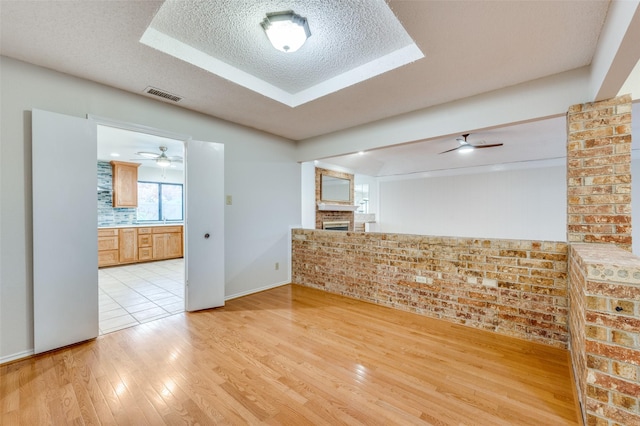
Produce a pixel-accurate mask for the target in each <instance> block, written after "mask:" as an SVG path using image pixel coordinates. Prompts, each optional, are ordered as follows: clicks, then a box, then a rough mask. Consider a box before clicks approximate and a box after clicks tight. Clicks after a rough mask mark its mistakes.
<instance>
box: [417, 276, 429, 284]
mask: <svg viewBox="0 0 640 426" xmlns="http://www.w3.org/2000/svg"><path fill="white" fill-rule="evenodd" d="M416 282H417V283H421V284H426V283H427V277H421V276H420V275H416Z"/></svg>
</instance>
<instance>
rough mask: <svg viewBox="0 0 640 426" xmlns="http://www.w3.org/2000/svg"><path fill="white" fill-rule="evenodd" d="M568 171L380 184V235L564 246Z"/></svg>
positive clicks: (519, 171) (504, 172) (523, 171)
mask: <svg viewBox="0 0 640 426" xmlns="http://www.w3.org/2000/svg"><path fill="white" fill-rule="evenodd" d="M566 204H567V203H566V171H565V167H558V166H556V167H548V168H542V169H525V170H510V171H502V172H493V173H479V174H474V175H459V176H443V177H432V178H423V179H403V180H394V181H383V182H381V183H380V225H379V231H380V232H392V233H404V234H423V235H442V236H459V237H477V238H505V239H532V240H553V241H566Z"/></svg>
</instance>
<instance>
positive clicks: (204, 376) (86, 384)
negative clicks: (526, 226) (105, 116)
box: [0, 285, 578, 425]
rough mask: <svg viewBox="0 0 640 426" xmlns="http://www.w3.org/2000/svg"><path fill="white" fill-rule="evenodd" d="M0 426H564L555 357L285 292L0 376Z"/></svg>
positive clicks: (293, 289)
mask: <svg viewBox="0 0 640 426" xmlns="http://www.w3.org/2000/svg"><path fill="white" fill-rule="evenodd" d="M0 380H1V385H0V391H1V394H0V395H1V397H2V400H1V404H0V407H1V417H0V424H2V425H61V424H108V425H110V424H122V425H144V424H151V425H161V424H201V425H213V424H261V423H266V424H289V425H302V424H367V425H375V424H433V425H450V424H455V425H460V424H465V425H567V424H577V422H578V417H577V413H576V405H575V402H574V397H573V393H572V388H571V382H570V376H569V364H568V352H567V351H564V350H559V349H555V348H551V347H547V346H544V345H540V344H535V343H529V342H526V341H522V340H518V339H512V338H508V337H503V336H499V335H496V334H493V333H488V332H483V331H478V330H475V329H472V328H467V327H462V326H458V325H454V324H449V323H447V322H442V321H437V320H432V319H428V318H425V317H421V316H418V315H414V314H409V313H404V312H399V311H394V310H391V309H387V308H383V307H380V306H376V305H372V304H368V303H363V302H359V301H355V300H351V299H346V298H342V297H340V296H335V295H331V294H327V293H324V292H320V291H317V290H312V289H307V288H304V287H300V286H296V285H288V286H283V287H279V288H276V289H273V290H269V291H265V292H262V293H259V294H255V295H251V296H246V297H243V298H240V299H236V300H232V301H229V302H227V306H226V307H225V308H221V309H216V310H210V311H203V312H198V313H181V314H178V315H174V316H172V317H168V318H163V319H159V320H157V321H154V322H150V323H145V324H142V325H140V326H137V327H134V328H129V329H126V330H121V331H117V332H115V333H111V334H107V335H104V336H100V337H99V338H98V339H96V340H94V341H91V342H87V343H84V344H80V345H76V346H73V347H69V348H65V349H61V350H58V351H54V352H51V353H48V354H44V355H40V356H37V357H33V358H30V359H26V360H23V361H18V362H14V363H11V364H7V365H4V366H0Z"/></svg>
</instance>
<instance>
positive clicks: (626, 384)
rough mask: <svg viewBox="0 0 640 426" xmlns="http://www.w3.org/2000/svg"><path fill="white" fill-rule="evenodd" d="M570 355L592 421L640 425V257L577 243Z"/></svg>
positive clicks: (572, 273)
mask: <svg viewBox="0 0 640 426" xmlns="http://www.w3.org/2000/svg"><path fill="white" fill-rule="evenodd" d="M570 250H571V261H570V267H569V271H570V277H571V278H570V280H571V290H570V299H571V313H570V318H571V321H570V327H571V330H572V332H571V357H572V361H573V366H574V370H575V372H576V384H577V388H578V394H579V396H580V399H581V402H582V409H583V415H584V416H585V418H586V424H587V425H607V426H613V425H618V424H620V425H640V405H639V404H640V402H639V399H638V398H639V397H640V259H639V258H638V257H636V256H634V255H632V254H630V253H628V252H626V251H624V250H622V249H620V248H618V247H615V246H613V245H603V244H572V245H571V249H570Z"/></svg>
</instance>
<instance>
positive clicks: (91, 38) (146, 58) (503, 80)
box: [0, 0, 609, 140]
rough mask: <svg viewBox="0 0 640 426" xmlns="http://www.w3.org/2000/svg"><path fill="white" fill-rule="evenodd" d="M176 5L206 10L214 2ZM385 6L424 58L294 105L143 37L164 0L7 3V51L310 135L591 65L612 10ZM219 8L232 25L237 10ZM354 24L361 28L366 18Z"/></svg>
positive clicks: (283, 131) (268, 1) (3, 13)
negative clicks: (176, 55)
mask: <svg viewBox="0 0 640 426" xmlns="http://www.w3.org/2000/svg"><path fill="white" fill-rule="evenodd" d="M178 3H180V4H182V5H189V7H196V6H198V7H204V6H203V4H204V3H206V2H198V1H189V2H178ZM212 3H214V2H212ZM236 3H238V4H246V5H249V6H251V5H258V4H259V5H260V7H264V9H265V10H281V9H286V8H288V7H285V6H286V5H289V4H293V2H285V1H280V0H278V1H275V0H264V1H242V0H238V1H228V2H227V4H228V5H230V6H232V5H234V4H236ZM301 3H305V4H307V3H308V4H310V5H312V6H314V7H310V8H307V9H306V10H304V11H303V10H302V9H301V13H303V14H306V15H309V17H310V16H311V15H312V14H313V13H314V12H313V10H314V9H315V8H319V7H324V6H322V5H325V4H331V5H333V6H332V7H334V8H338V9H339V8H340V7H341V6H342V5H344V4H351V3H355V4H357V5H359V6H361V7H363V8H365V9H366V8H367V7H368V6H369V5H370V2H369V1H353V2H350V1H345V0H334V1H330V0H325V1H309V2H301ZM387 3H388V5H389V7H390V9H391V11H392V12H393V13H394V14H395V16H396V17H397V18H398V20H399V21H400V23H401V24H402V25H403V27H404V29H405V30H406V31H407V33H408V34H409V37H410V38H411V39H412V40H413V41H414V42H415V44H416V45H417V46H418V47H419V48H420V50H421V51H422V52H423V53H424V55H425V58H424V59H421V60H418V61H415V62H413V63H410V64H408V65H405V66H402V67H399V68H397V69H395V70H393V71H390V72H387V73H384V74H381V75H379V76H377V77H375V78H371V79H369V80H366V81H364V82H362V83H359V84H355V85H352V86H349V87H347V88H345V89H342V90H340V91H337V92H334V93H332V94H330V95H327V96H324V97H321V98H319V99H316V100H314V101H312V102H308V103H306V104H304V105H301V106H299V107H296V108H291V107H289V106H286V105H283V104H281V103H279V102H277V101H274V100H273V99H270V98H268V97H265V96H263V95H260V94H258V93H255V92H254V91H252V90H248V89H246V88H245V87H243V86H240V85H238V84H235V83H232V82H230V81H229V80H226V79H224V78H221V77H218V76H216V75H214V74H211V73H209V72H207V71H204V70H203V69H201V68H199V67H196V66H193V65H190V64H188V63H186V62H184V61H181V60H178V59H176V58H174V57H172V56H169V55H167V54H164V53H162V52H159V51H157V50H155V49H153V48H150V47H149V46H146V45H144V44H142V43H140V41H139V40H140V38H141V37H142V35H143V34H144V32H145V30H146V29H147V28H148V27H149V25H150V24H151V23H152V21H153V20H154V17H155V16H156V14H157V12H158V11H159V10H160V8H161V6H162V5H163V2H160V1H125V2H122V1H100V0H98V1H84V0H83V1H73V0H69V1H47V2H41V1H6V0H3V1H2V2H1V3H0V7H1V9H0V19H1V21H0V26H1V29H0V31H1V33H0V36H1V40H0V53H1V54H2V55H6V56H9V57H13V58H16V59H19V60H23V61H26V62H30V63H33V64H36V65H40V66H44V67H47V68H51V69H54V70H57V71H61V72H64V73H68V74H72V75H76V76H79V77H82V78H86V79H89V80H93V81H97V82H99V83H103V84H106V85H109V86H113V87H116V88H120V89H123V90H127V91H131V92H133V93H138V94H140V93H143V91H144V89H145V88H146V87H147V86H154V87H158V88H161V89H163V90H166V91H168V92H170V93H174V94H177V95H180V96H182V97H183V98H184V99H183V100H182V101H181V102H180V103H179V104H178V105H179V106H182V107H184V108H187V109H192V110H196V111H200V112H203V113H205V114H209V115H212V116H215V117H219V118H222V119H225V120H229V121H232V122H235V123H239V124H241V125H244V126H248V127H252V128H256V129H260V130H263V131H266V132H269V133H273V134H276V135H281V136H283V137H286V138H289V139H292V140H302V139H306V138H310V137H313V136H318V135H323V134H327V133H331V132H335V131H338V130H341V129H347V128H350V127H353V126H357V125H361V124H364V123H369V122H372V121H376V120H380V119H383V118H387V117H390V116H394V115H398V114H402V113H406V112H409V111H414V110H417V109H420V108H425V107H429V106H434V105H438V104H441V103H444V102H449V101H453V100H456V99H462V98H465V97H469V96H472V95H476V94H479V93H484V92H488V91H491V90H496V89H500V88H504V87H507V86H511V85H514V84H518V83H522V82H526V81H531V80H534V79H538V78H541V77H545V76H549V75H552V74H556V73H560V72H563V71H567V70H571V69H575V68H579V67H582V66H585V65H588V64H590V62H591V60H592V58H593V54H594V52H595V48H596V43H597V40H598V37H599V34H600V31H601V29H602V24H603V22H604V19H605V17H606V13H607V8H608V6H609V1H607V0H604V1H495V2H494V1H388V2H387ZM371 4H373V3H371ZM255 13H257V12H255ZM221 16H222V17H223V18H224V19H227V20H231V21H235V20H236V18H237V17H238V16H239V15H237V14H235V13H230V12H224V13H221ZM352 20H353V21H354V25H355V26H356V27H357V26H359V16H357V15H353V19H352ZM229 25H232V26H233V25H235V26H242V25H246V23H245V22H231V23H229ZM256 25H257V24H256ZM314 25H316V28H317V30H314V29H313V26H312V32H313V35H312V38H311V39H310V40H309V42H310V43H319V41H318V39H319V38H320V36H319V34H321V33H322V32H321V31H320V28H322V27H324V26H326V25H329V24H328V23H322V24H314ZM181 26H182V27H185V28H189V27H190V26H189V25H188V23H187V25H181ZM191 27H193V28H196V25H195V24H194V25H191ZM200 30H202V28H200ZM329 33H330V34H332V37H338V40H337V41H334V42H333V43H334V44H335V45H336V46H335V47H336V48H338V47H340V45H341V41H340V40H339V37H341V36H346V33H345V32H344V30H342V29H341V30H339V31H330V32H329ZM200 37H202V36H200ZM314 38H315V40H316V41H313V42H312V39H314ZM201 41H204V39H202V40H201ZM262 41H263V42H264V40H262ZM225 43H229V42H228V41H226V42H225ZM313 45H314V44H310V45H309V46H308V47H312V46H313ZM234 49H235V48H234ZM267 50H268V49H267ZM233 51H235V50H233V49H229V50H228V51H227V54H231V52H233ZM329 52H330V51H329ZM326 53H327V52H326V51H325V52H324V54H326ZM272 54H274V52H270V51H269V52H265V53H264V55H267V56H268V55H272ZM310 57H313V55H310ZM362 59H364V57H363V58H362ZM264 60H266V58H264ZM336 62H339V60H338V59H336V58H333V57H329V58H327V57H326V56H323V55H320V54H318V55H317V62H315V63H313V64H309V63H305V66H309V67H310V68H312V69H316V68H317V69H320V70H324V69H334V67H339V66H340V64H339V63H336ZM276 65H278V66H280V64H279V63H276V64H274V65H273V66H274V67H275V66H276ZM291 66H294V65H291ZM256 72H257V71H256ZM323 72H324V71H323ZM323 72H320V73H319V74H318V78H322V77H321V75H322V74H323ZM328 72H329V71H327V73H328ZM327 75H329V74H327ZM462 126H464V123H461V127H462ZM462 130H463V128H461V131H462Z"/></svg>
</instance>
